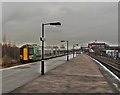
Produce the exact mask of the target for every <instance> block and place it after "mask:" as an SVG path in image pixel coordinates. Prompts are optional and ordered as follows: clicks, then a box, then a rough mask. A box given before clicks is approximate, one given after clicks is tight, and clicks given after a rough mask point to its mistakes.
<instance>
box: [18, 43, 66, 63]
mask: <svg viewBox="0 0 120 95" xmlns="http://www.w3.org/2000/svg"><path fill="white" fill-rule="evenodd" d="M65 53H66V50H60V49H53V48H47V47H45V48H44V58H45V59H49V58H53V57H57V56H62V55H65ZM38 60H41V48H40V47H39V46H38V45H37V44H25V45H23V46H21V47H20V61H21V62H22V63H27V62H34V61H38Z"/></svg>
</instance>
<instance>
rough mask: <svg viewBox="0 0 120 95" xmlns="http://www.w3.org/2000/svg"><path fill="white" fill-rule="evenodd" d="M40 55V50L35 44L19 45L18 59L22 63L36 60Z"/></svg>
mask: <svg viewBox="0 0 120 95" xmlns="http://www.w3.org/2000/svg"><path fill="white" fill-rule="evenodd" d="M40 57H41V52H40V50H39V47H38V46H37V45H36V44H33V45H30V44H26V45H23V46H22V47H20V60H21V62H22V63H26V62H31V61H37V60H39V59H40Z"/></svg>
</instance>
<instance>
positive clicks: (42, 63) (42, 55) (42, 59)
mask: <svg viewBox="0 0 120 95" xmlns="http://www.w3.org/2000/svg"><path fill="white" fill-rule="evenodd" d="M45 25H61V23H60V22H53V23H45V24H42V37H40V41H42V54H41V75H44V41H45V38H44V26H45Z"/></svg>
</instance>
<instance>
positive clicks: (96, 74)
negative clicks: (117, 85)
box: [11, 54, 114, 93]
mask: <svg viewBox="0 0 120 95" xmlns="http://www.w3.org/2000/svg"><path fill="white" fill-rule="evenodd" d="M11 93H114V91H113V89H112V87H111V86H110V85H109V84H108V82H107V80H106V78H104V76H103V75H102V74H101V72H100V70H99V67H98V66H97V65H96V63H95V62H94V61H93V60H91V59H90V58H89V57H88V56H86V55H84V54H82V55H78V56H77V57H76V58H74V59H71V60H70V61H68V62H65V63H64V64H62V65H61V66H59V67H56V68H54V69H52V70H50V71H49V72H47V73H46V74H45V75H43V76H40V77H38V78H36V79H35V80H33V81H31V82H29V83H28V84H26V85H24V86H21V87H19V88H17V89H16V90H14V91H12V92H11Z"/></svg>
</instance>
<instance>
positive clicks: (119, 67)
mask: <svg viewBox="0 0 120 95" xmlns="http://www.w3.org/2000/svg"><path fill="white" fill-rule="evenodd" d="M89 56H91V57H93V58H94V59H96V60H98V61H99V62H101V63H102V64H103V65H104V66H105V67H107V68H108V69H109V70H110V71H112V72H113V73H114V74H115V75H116V76H117V77H118V78H120V63H119V62H116V61H114V60H112V59H108V58H106V57H102V56H95V55H89Z"/></svg>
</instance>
